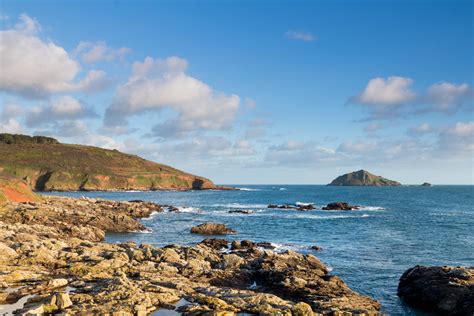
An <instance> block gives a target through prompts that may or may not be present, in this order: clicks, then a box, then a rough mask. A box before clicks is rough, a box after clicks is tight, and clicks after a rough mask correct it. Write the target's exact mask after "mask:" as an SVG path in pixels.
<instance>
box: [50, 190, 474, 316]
mask: <svg viewBox="0 0 474 316" xmlns="http://www.w3.org/2000/svg"><path fill="white" fill-rule="evenodd" d="M235 186H236V187H238V188H241V190H236V191H213V190H207V191H185V192H181V191H148V192H82V191H81V192H48V193H45V194H48V195H59V196H70V197H81V196H85V197H91V198H104V199H109V200H121V201H129V200H144V201H152V202H156V203H159V204H162V205H164V204H166V205H173V206H176V207H178V209H179V211H178V212H163V213H156V214H153V215H152V216H151V217H150V218H147V219H143V220H142V223H143V224H144V225H145V226H146V227H147V228H148V229H150V231H148V232H137V233H114V234H107V235H106V241H108V242H111V243H117V242H124V241H129V240H130V241H134V242H137V243H147V244H151V245H153V246H160V247H161V246H166V245H168V244H178V245H195V244H196V243H198V242H200V241H202V240H203V239H204V237H203V236H200V235H193V234H190V228H191V227H192V226H195V225H197V224H201V223H204V222H210V221H211V222H219V223H224V224H226V225H228V226H229V227H231V228H232V229H235V230H236V231H237V233H236V234H234V235H228V236H226V237H225V238H226V239H228V240H244V239H248V240H252V241H257V242H258V241H262V242H271V243H273V244H274V245H275V246H277V249H276V250H277V251H279V250H287V249H290V250H295V251H298V252H302V253H312V254H314V255H316V256H317V257H318V258H320V259H321V260H322V261H323V262H324V263H325V264H326V265H328V266H329V267H331V268H332V269H333V271H332V273H334V274H335V275H337V276H339V277H341V278H342V279H343V280H344V281H345V282H346V283H347V284H348V286H349V287H351V288H352V289H354V290H356V291H358V292H359V293H361V294H364V295H368V296H370V297H373V298H375V299H377V300H379V301H380V303H381V304H382V311H383V312H386V313H389V314H391V315H397V314H405V315H426V314H424V313H421V312H419V311H416V310H415V309H413V308H412V307H408V306H407V305H405V304H404V303H402V302H401V301H400V300H399V298H398V297H397V295H396V289H397V285H398V280H399V278H400V276H401V275H402V273H403V272H404V271H405V270H406V269H408V268H410V267H412V266H414V265H417V264H420V265H455V266H472V265H474V258H473V253H474V238H473V237H472V234H471V231H470V229H471V228H472V227H473V226H474V190H473V187H472V186H433V187H421V186H401V187H328V186H319V185H314V186H312V185H252V186H247V185H245V186H241V185H235ZM335 201H347V202H349V203H351V204H355V205H360V206H361V208H360V209H359V210H354V211H322V210H321V208H322V206H325V205H326V204H328V203H330V202H335ZM297 202H300V203H314V205H315V207H316V209H315V210H310V211H297V210H286V209H268V208H267V205H268V204H295V203H297ZM239 210H246V211H249V212H248V213H249V214H244V213H236V212H233V213H229V211H239ZM315 245H317V246H320V247H322V251H317V252H316V251H314V250H311V249H310V248H311V246H315Z"/></svg>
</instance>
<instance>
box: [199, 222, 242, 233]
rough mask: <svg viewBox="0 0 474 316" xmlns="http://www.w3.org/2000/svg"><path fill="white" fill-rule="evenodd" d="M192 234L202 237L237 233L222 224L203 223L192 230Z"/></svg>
mask: <svg viewBox="0 0 474 316" xmlns="http://www.w3.org/2000/svg"><path fill="white" fill-rule="evenodd" d="M191 233H193V234H201V235H227V234H235V233H236V231H235V230H233V229H231V228H229V227H227V226H226V225H224V224H220V223H203V224H200V225H197V226H194V227H192V228H191Z"/></svg>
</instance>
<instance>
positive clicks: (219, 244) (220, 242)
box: [200, 238, 229, 250]
mask: <svg viewBox="0 0 474 316" xmlns="http://www.w3.org/2000/svg"><path fill="white" fill-rule="evenodd" d="M200 244H202V245H206V246H208V247H209V248H212V249H216V250H221V249H223V248H227V245H228V244H229V241H227V240H225V239H222V238H206V239H204V240H203V241H201V242H200Z"/></svg>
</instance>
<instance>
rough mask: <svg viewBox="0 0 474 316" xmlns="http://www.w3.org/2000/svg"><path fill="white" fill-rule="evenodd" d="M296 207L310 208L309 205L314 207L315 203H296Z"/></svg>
mask: <svg viewBox="0 0 474 316" xmlns="http://www.w3.org/2000/svg"><path fill="white" fill-rule="evenodd" d="M295 205H296V206H308V205H314V203H311V202H308V203H307V202H296V203H295Z"/></svg>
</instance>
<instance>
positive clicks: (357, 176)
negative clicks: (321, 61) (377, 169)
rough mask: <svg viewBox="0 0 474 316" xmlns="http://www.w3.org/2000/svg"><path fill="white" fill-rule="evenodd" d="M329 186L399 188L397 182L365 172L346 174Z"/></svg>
mask: <svg viewBox="0 0 474 316" xmlns="http://www.w3.org/2000/svg"><path fill="white" fill-rule="evenodd" d="M328 185H330V186H399V185H401V184H400V183H399V182H397V181H393V180H389V179H386V178H384V177H381V176H376V175H374V174H371V173H370V172H368V171H365V170H359V171H354V172H350V173H346V174H344V175H342V176H340V177H337V178H336V179H334V180H333V181H332V182H331V183H329V184H328Z"/></svg>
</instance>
